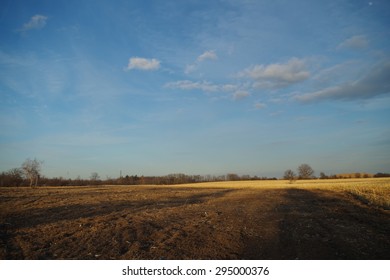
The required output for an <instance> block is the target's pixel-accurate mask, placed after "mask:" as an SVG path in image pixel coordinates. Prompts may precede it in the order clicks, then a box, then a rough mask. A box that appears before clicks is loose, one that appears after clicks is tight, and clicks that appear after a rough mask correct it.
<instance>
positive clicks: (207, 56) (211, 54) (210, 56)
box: [196, 51, 218, 62]
mask: <svg viewBox="0 0 390 280" xmlns="http://www.w3.org/2000/svg"><path fill="white" fill-rule="evenodd" d="M217 58H218V56H217V54H216V53H215V51H205V52H204V53H202V54H201V55H200V56H198V58H197V59H196V60H197V61H199V62H200V61H204V60H216V59H217Z"/></svg>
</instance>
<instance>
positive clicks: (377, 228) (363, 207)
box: [0, 178, 390, 259]
mask: <svg viewBox="0 0 390 280" xmlns="http://www.w3.org/2000/svg"><path fill="white" fill-rule="evenodd" d="M389 205H390V179H389V178H367V179H366V178H365V179H363V178H362V179H337V180H331V179H330V180H298V181H295V182H292V183H290V182H289V181H285V180H277V181H234V182H211V183H198V184H185V185H170V186H160V185H159V186H155V185H153V186H89V187H38V188H36V189H31V188H25V187H23V188H7V187H4V188H0V238H1V239H0V240H1V242H0V259H389V258H390V237H389V236H390V213H389V210H390V207H389Z"/></svg>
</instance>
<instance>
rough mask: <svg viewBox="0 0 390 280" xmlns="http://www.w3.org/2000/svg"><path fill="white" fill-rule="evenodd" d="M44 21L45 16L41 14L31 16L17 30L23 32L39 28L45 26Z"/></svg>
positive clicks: (45, 19)
mask: <svg viewBox="0 0 390 280" xmlns="http://www.w3.org/2000/svg"><path fill="white" fill-rule="evenodd" d="M46 21H47V16H43V15H35V16H32V17H31V19H30V21H29V22H27V23H25V24H23V27H22V28H21V29H19V31H21V32H25V31H29V30H32V29H41V28H43V27H45V25H46Z"/></svg>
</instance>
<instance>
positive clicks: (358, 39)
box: [337, 35, 369, 49]
mask: <svg viewBox="0 0 390 280" xmlns="http://www.w3.org/2000/svg"><path fill="white" fill-rule="evenodd" d="M368 43H369V42H368V39H367V37H366V36H364V35H355V36H352V37H350V38H348V39H346V40H345V41H343V42H342V43H341V44H339V45H338V47H337V48H338V49H364V48H366V47H368Z"/></svg>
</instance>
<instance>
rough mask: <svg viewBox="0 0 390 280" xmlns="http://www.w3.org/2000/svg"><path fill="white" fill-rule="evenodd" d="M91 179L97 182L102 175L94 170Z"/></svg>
mask: <svg viewBox="0 0 390 280" xmlns="http://www.w3.org/2000/svg"><path fill="white" fill-rule="evenodd" d="M90 179H91V181H92V182H94V183H96V182H97V181H98V180H99V179H100V176H99V174H98V173H97V172H92V173H91V177H90Z"/></svg>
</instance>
